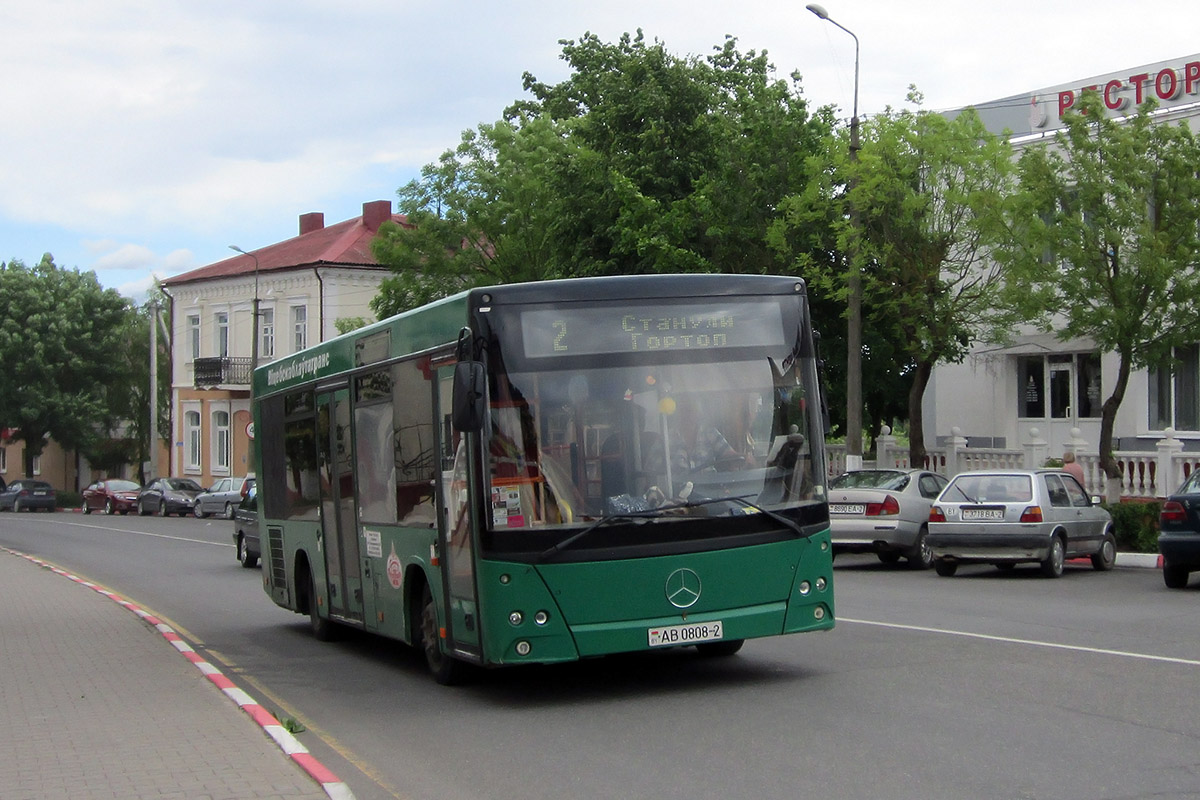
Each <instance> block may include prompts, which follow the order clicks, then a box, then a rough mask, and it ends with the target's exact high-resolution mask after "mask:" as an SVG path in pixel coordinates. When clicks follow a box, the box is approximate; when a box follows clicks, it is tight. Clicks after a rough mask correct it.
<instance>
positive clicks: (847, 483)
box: [829, 469, 908, 492]
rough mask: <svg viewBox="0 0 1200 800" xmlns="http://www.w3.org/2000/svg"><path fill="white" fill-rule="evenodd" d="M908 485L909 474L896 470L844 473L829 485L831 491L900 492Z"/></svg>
mask: <svg viewBox="0 0 1200 800" xmlns="http://www.w3.org/2000/svg"><path fill="white" fill-rule="evenodd" d="M907 485H908V474H907V473H904V472H899V471H897V470H894V469H865V470H858V471H855V472H843V473H842V474H841V475H838V476H837V477H836V478H834V479H833V480H832V481H830V483H829V488H831V489H890V490H891V491H893V492H898V491H900V490H901V489H903V488H904V487H905V486H907Z"/></svg>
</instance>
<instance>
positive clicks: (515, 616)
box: [508, 611, 525, 625]
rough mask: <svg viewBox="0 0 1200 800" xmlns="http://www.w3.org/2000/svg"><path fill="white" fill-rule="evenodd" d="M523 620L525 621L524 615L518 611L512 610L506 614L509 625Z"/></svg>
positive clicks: (517, 623)
mask: <svg viewBox="0 0 1200 800" xmlns="http://www.w3.org/2000/svg"><path fill="white" fill-rule="evenodd" d="M524 621H525V617H524V616H523V615H522V614H521V612H520V611H514V612H512V613H511V614H509V615H508V623H509V624H510V625H520V624H521V623H522V622H524Z"/></svg>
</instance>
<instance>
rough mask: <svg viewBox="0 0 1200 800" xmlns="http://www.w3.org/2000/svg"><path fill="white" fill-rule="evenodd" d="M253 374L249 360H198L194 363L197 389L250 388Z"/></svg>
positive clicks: (193, 369)
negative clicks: (215, 387) (218, 387)
mask: <svg viewBox="0 0 1200 800" xmlns="http://www.w3.org/2000/svg"><path fill="white" fill-rule="evenodd" d="M252 372H253V369H252V367H251V363H250V359H249V358H197V359H196V360H195V361H193V362H192V378H193V380H194V383H195V386H196V388H197V389H210V388H212V387H214V386H249V385H250V376H251V373H252Z"/></svg>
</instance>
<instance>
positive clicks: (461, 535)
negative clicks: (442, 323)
mask: <svg viewBox="0 0 1200 800" xmlns="http://www.w3.org/2000/svg"><path fill="white" fill-rule="evenodd" d="M453 386H454V368H453V367H442V368H441V369H440V370H439V371H438V409H439V413H440V416H441V419H442V425H441V426H440V429H441V435H442V438H443V441H442V447H441V452H442V456H443V458H442V501H443V503H444V504H445V505H444V507H443V508H442V511H441V513H440V514H439V515H438V519H439V525H440V526H441V530H439V532H438V533H439V536H440V539H441V547H440V548H439V549H440V550H441V556H442V557H441V564H442V586H443V588H444V591H443V596H442V602H441V603H440V605H441V606H442V613H441V623H442V625H443V626H444V627H445V630H446V643H447V645H448V646H449V649H450V650H451V651H455V652H458V653H461V654H464V655H468V656H470V657H474V658H478V657H479V656H480V654H481V652H482V651H481V649H480V643H479V612H478V601H477V599H476V598H477V595H476V592H475V535H474V528H475V525H474V524H473V521H472V519H471V517H472V515H473V514H475V513H477V511H478V507H479V504H478V503H475V502H472V501H471V497H473V496H474V495H473V493H474V492H478V491H480V488H479V480H480V478H479V475H478V474H477V473H478V471H477V470H472V469H470V468H469V464H470V462H471V455H470V450H471V448H470V447H468V441H467V437H465V436H463V435H462V434H461V433H459V432H458V431H456V430H454V429H453V427H452V425H451V424H450V420H451V417H452V414H451V407H452V402H451V398H452V395H453Z"/></svg>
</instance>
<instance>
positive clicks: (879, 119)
mask: <svg viewBox="0 0 1200 800" xmlns="http://www.w3.org/2000/svg"><path fill="white" fill-rule="evenodd" d="M909 99H910V100H912V101H914V102H916V103H918V104H919V102H920V95H919V94H917V93H916V92H915V91H914V92H913V93H912V94H910V98H909ZM815 161H816V162H817V164H818V165H819V169H815V170H814V175H815V176H817V178H816V179H815V180H813V181H812V182H811V183H810V184H809V185H808V186H807V187H806V188H805V189H804V190H803V191H802V192H799V193H797V194H796V195H795V196H794V197H791V198H789V199H788V200H787V201H785V203H784V211H785V216H784V217H783V218H782V219H781V220H780V221H779V222H778V223H777V224H776V225H775V228H774V230H773V231H772V242H773V243H774V244H775V245H776V247H777V248H779V249H780V250H781V252H784V253H791V252H792V251H793V250H798V253H797V263H798V265H799V268H800V270H801V272H803V273H804V274H807V275H809V276H810V277H811V278H812V281H813V283H814V285H815V286H817V288H818V289H819V290H822V291H824V292H825V293H827V294H828V295H830V296H832V297H836V298H837V299H838V300H839V301H840V302H842V303H845V301H846V299H847V297H848V291H847V285H848V279H847V275H848V270H851V269H856V270H859V272H860V275H861V278H862V291H863V309H864V314H863V320H864V322H863V325H864V335H863V343H864V354H863V356H864V357H863V367H864V370H863V371H864V377H863V385H864V387H870V388H869V389H868V391H866V392H864V401H865V404H866V406H867V411H868V412H869V413H868V416H867V419H868V420H870V421H871V422H872V424H871V428H872V429H873V430H877V429H878V426H879V424H880V422H881V421H883V419H890V418H891V417H890V416H886V417H883V418H881V417H880V416H879V414H880V413H881V412H882V411H883V410H884V409H886V408H887V404H886V401H885V400H884V399H882V398H879V397H878V396H877V395H876V394H874V392H875V391H877V390H878V389H879V388H880V387H887V388H888V389H889V390H893V389H900V388H901V387H905V386H906V387H907V397H906V398H905V406H906V416H907V419H908V424H909V436H910V440H909V442H910V444H909V457H910V460H911V462H912V463H914V464H920V463H922V462H923V460H924V458H925V443H924V439H925V434H924V423H923V416H922V411H921V406H922V400H923V398H924V394H925V389H926V388H927V386H928V384H929V378H930V375H931V374H932V372H933V368H934V367H935V366H936V365H937V364H939V363H942V362H957V361H961V360H962V359H963V358H964V357H965V356H966V353H967V351H968V348H969V347H970V345H971V344H972V342H974V341H977V340H980V339H982V340H994V339H996V338H998V337H1002V336H1004V335H1005V332H1006V331H1008V330H1009V329H1010V328H1011V325H1012V321H1013V319H1014V314H1015V312H1014V311H1013V309H1012V308H1011V307H1010V306H1006V305H1004V304H1003V303H1001V302H1000V289H1001V287H1002V285H1003V283H1002V279H1001V273H1000V269H999V267H998V265H997V264H996V263H995V262H993V261H992V260H990V257H989V255H990V246H991V245H992V244H994V243H995V242H996V241H997V240H998V237H1000V236H1001V235H1002V233H1003V228H1002V225H1001V220H1002V214H1001V207H1002V199H1003V198H1004V197H1005V196H1006V193H1007V192H1008V190H1009V187H1010V185H1011V180H1012V175H1013V167H1012V156H1011V150H1010V148H1009V146H1008V144H1007V143H1006V142H1005V141H1004V140H1003V139H1001V138H999V137H996V136H992V135H991V134H989V133H988V132H987V130H986V129H985V128H984V126H983V124H982V123H981V122H980V121H979V119H978V117H977V116H976V115H975V114H974V113H973V112H967V113H964V114H961V115H959V116H958V117H956V118H955V119H953V120H949V119H947V118H945V117H944V116H942V115H940V114H933V113H929V112H925V111H921V110H915V111H914V110H903V111H898V112H897V111H893V110H891V109H889V110H888V111H887V112H886V113H884V114H881V115H879V116H876V117H872V118H871V119H870V120H869V121H867V122H866V123H865V124H864V125H863V130H862V141H861V145H860V150H859V151H858V153H857V158H851V155H850V148H849V146H848V142H847V140H846V139H845V137H841V138H838V139H829V140H827V147H826V149H825V151H824V152H823V153H821V154H820V156H819V157H818V158H817V159H815ZM831 253H834V254H845V255H835V256H834V257H830V254H831ZM844 307H845V306H844V305H843V308H844ZM884 413H886V412H884Z"/></svg>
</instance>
